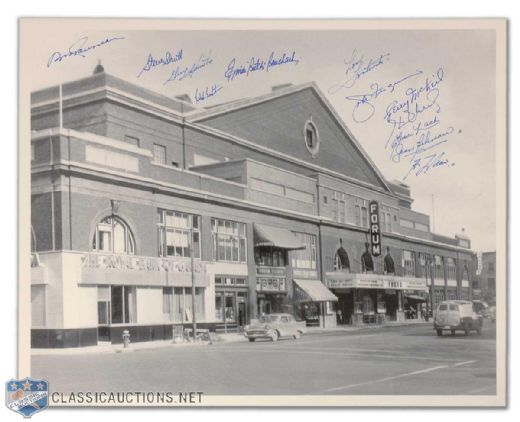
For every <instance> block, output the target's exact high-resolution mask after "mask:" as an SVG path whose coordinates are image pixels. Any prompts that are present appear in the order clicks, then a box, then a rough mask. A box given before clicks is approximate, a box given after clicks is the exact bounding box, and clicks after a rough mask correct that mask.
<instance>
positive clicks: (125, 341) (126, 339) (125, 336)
mask: <svg viewBox="0 0 520 422" xmlns="http://www.w3.org/2000/svg"><path fill="white" fill-rule="evenodd" d="M129 345H130V331H128V330H124V331H123V347H124V348H125V349H126V348H127V347H128V346H129Z"/></svg>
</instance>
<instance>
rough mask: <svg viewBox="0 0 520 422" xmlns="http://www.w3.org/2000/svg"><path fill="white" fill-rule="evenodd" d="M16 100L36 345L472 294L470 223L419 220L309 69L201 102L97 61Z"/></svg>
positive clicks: (367, 310)
mask: <svg viewBox="0 0 520 422" xmlns="http://www.w3.org/2000/svg"><path fill="white" fill-rule="evenodd" d="M60 92H61V95H60ZM60 99H61V100H60ZM31 101H32V108H31V112H32V140H31V142H32V144H31V169H32V221H31V223H32V251H33V260H32V280H31V288H32V293H31V298H32V345H33V347H72V346H83V345H91V344H96V343H97V342H98V341H102V340H105V341H112V342H120V341H121V333H122V330H125V329H128V330H129V331H130V334H131V336H132V339H133V341H139V340H143V341H144V340H152V339H163V338H164V339H166V338H171V336H172V327H173V326H174V325H183V324H189V323H190V321H192V319H193V316H194V315H193V314H195V320H196V321H197V324H198V325H199V326H204V327H209V328H210V329H211V330H226V331H227V330H240V329H241V327H242V326H243V325H245V324H247V323H249V322H250V320H251V319H254V318H257V317H258V315H260V314H262V313H270V312H276V311H287V312H291V313H294V314H295V315H296V316H298V317H301V318H305V319H306V320H307V322H308V323H309V324H312V323H319V324H322V325H325V326H330V325H335V324H368V323H384V322H385V321H388V320H401V319H403V318H405V313H406V310H407V309H408V308H411V307H413V308H414V309H415V310H420V309H423V310H424V306H425V305H426V304H428V306H431V303H433V304H435V303H436V302H438V301H439V300H441V299H443V298H469V297H470V295H471V291H470V286H471V283H470V281H471V280H472V279H473V277H474V274H475V259H474V253H473V252H472V251H471V250H470V247H471V245H470V241H469V239H467V238H465V237H463V236H455V237H446V236H440V235H437V234H435V233H432V232H431V231H430V224H429V217H428V216H427V215H425V214H421V213H418V212H415V211H413V210H412V209H411V204H412V202H413V200H412V198H411V195H410V190H409V188H408V186H406V185H404V184H401V183H398V182H390V181H388V180H386V179H385V178H384V177H383V175H382V174H381V173H380V172H379V170H378V169H377V168H376V166H375V165H374V163H373V162H372V161H371V160H370V158H369V157H368V156H367V154H366V153H365V152H364V150H363V148H362V147H361V146H360V144H359V143H358V141H357V140H356V139H354V137H353V135H352V134H351V133H350V131H349V130H348V128H347V127H346V126H345V124H344V123H343V122H342V120H341V119H340V118H339V116H338V115H337V114H336V112H335V111H334V109H333V108H332V107H331V105H330V104H329V102H328V101H327V99H326V98H325V96H324V95H323V94H322V93H321V92H320V90H319V88H318V87H317V86H316V85H315V84H313V83H309V84H305V85H299V86H284V87H279V88H278V89H273V91H272V92H271V93H269V94H267V95H264V96H261V97H257V98H252V99H240V100H238V101H234V102H230V103H226V104H223V105H221V106H216V107H212V108H208V109H203V108H196V107H194V106H193V105H192V104H191V103H190V102H189V101H188V100H187V98H178V99H171V98H168V97H165V96H162V95H159V94H156V93H154V92H151V91H148V90H146V89H143V88H141V87H139V86H136V85H134V84H131V83H129V82H126V81H123V80H121V79H119V78H116V77H114V76H110V75H108V74H106V73H105V72H104V71H103V69H102V68H98V69H97V70H96V72H95V73H94V74H93V75H92V76H89V77H87V78H84V79H81V80H77V81H73V82H70V83H65V84H63V85H62V87H61V88H60V87H58V86H54V87H50V88H47V89H43V90H40V91H37V92H34V93H33V94H32V99H31ZM60 110H61V112H60ZM371 201H377V203H378V205H379V217H380V221H381V232H382V241H381V243H382V250H383V253H382V254H381V256H378V257H371V256H370V254H364V252H365V243H366V242H367V241H368V239H369V236H368V228H369V211H368V205H369V203H370V202H371ZM385 257H386V260H385ZM192 286H195V288H194V289H193V288H192ZM193 294H194V295H195V298H194V300H193V297H192V295H193ZM192 303H194V304H195V310H193V305H192Z"/></svg>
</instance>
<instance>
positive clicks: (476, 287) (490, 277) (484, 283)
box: [473, 251, 497, 305]
mask: <svg viewBox="0 0 520 422" xmlns="http://www.w3.org/2000/svg"><path fill="white" fill-rule="evenodd" d="M496 262H497V253H496V251H492V252H482V254H481V256H480V265H479V266H478V268H477V277H476V278H475V281H474V282H473V297H474V298H475V299H481V300H484V301H486V302H487V303H489V304H490V305H494V304H495V303H496V297H497V296H496V295H497V293H496V271H497V270H496Z"/></svg>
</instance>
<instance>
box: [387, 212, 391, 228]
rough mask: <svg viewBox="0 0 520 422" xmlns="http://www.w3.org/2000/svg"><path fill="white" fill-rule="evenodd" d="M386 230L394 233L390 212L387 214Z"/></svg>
mask: <svg viewBox="0 0 520 422" xmlns="http://www.w3.org/2000/svg"><path fill="white" fill-rule="evenodd" d="M386 230H387V231H388V232H389V233H390V232H392V214H390V213H389V212H387V213H386Z"/></svg>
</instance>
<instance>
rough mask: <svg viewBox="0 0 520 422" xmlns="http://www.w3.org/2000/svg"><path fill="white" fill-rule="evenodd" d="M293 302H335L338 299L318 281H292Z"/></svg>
mask: <svg viewBox="0 0 520 422" xmlns="http://www.w3.org/2000/svg"><path fill="white" fill-rule="evenodd" d="M294 283H295V284H296V289H295V295H294V300H295V302H329V301H332V302H337V300H338V298H337V297H336V295H335V294H334V293H332V292H331V291H330V290H329V289H327V287H326V286H325V285H324V284H323V283H322V282H321V281H320V280H303V279H294Z"/></svg>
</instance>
